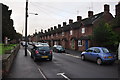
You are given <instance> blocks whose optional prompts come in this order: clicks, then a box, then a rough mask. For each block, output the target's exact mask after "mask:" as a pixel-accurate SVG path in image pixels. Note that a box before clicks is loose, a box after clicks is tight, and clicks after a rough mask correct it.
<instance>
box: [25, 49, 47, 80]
mask: <svg viewBox="0 0 120 80" xmlns="http://www.w3.org/2000/svg"><path fill="white" fill-rule="evenodd" d="M27 51H28V53H29V55H31V52H30V51H29V50H28V49H27ZM34 64H35V63H34ZM35 65H36V64H35ZM36 67H37V69H38V71H39V72H40V74H42V76H43V78H44V79H45V80H47V77H46V76H45V75H44V74H43V72H42V70H41V69H40V68H39V67H40V66H39V67H38V66H37V65H36Z"/></svg>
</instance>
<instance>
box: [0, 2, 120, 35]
mask: <svg viewBox="0 0 120 80" xmlns="http://www.w3.org/2000/svg"><path fill="white" fill-rule="evenodd" d="M25 2H26V0H0V3H3V4H5V5H7V6H9V10H12V15H11V19H13V20H14V27H15V30H16V31H17V32H19V33H21V34H23V35H24V34H25V6H26V5H25ZM118 2H119V0H28V13H29V17H28V35H32V34H33V33H35V30H36V31H37V32H39V31H41V29H43V30H48V28H51V27H54V26H58V24H61V26H62V24H63V22H67V24H68V23H69V19H73V22H75V21H76V20H77V16H82V19H84V18H87V17H88V11H93V12H94V14H98V13H101V12H103V11H104V4H109V5H110V13H112V15H113V16H115V5H117V4H118ZM35 13H37V14H38V15H34V14H35Z"/></svg>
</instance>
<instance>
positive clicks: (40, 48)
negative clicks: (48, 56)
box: [38, 46, 50, 51]
mask: <svg viewBox="0 0 120 80" xmlns="http://www.w3.org/2000/svg"><path fill="white" fill-rule="evenodd" d="M38 50H40V51H43V50H44V51H49V50H50V48H49V47H46V46H41V47H38Z"/></svg>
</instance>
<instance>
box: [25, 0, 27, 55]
mask: <svg viewBox="0 0 120 80" xmlns="http://www.w3.org/2000/svg"><path fill="white" fill-rule="evenodd" d="M27 18H28V0H26V13H25V56H27Z"/></svg>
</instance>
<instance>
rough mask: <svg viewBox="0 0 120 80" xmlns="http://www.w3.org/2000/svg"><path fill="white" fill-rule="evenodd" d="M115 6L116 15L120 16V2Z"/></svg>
mask: <svg viewBox="0 0 120 80" xmlns="http://www.w3.org/2000/svg"><path fill="white" fill-rule="evenodd" d="M115 8H116V15H115V17H118V16H120V2H119V3H118V4H117V5H116V6H115Z"/></svg>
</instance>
